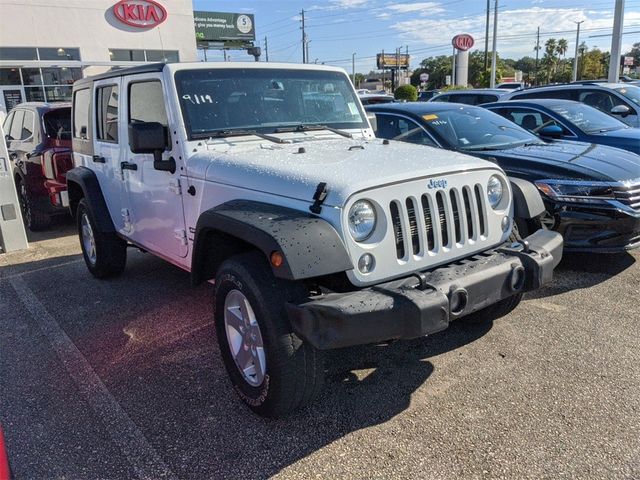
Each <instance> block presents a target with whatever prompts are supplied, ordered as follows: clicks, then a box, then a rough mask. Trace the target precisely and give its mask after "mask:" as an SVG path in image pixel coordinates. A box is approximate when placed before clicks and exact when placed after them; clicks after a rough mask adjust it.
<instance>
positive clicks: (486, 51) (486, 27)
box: [484, 0, 491, 72]
mask: <svg viewBox="0 0 640 480" xmlns="http://www.w3.org/2000/svg"><path fill="white" fill-rule="evenodd" d="M490 10H491V0H487V21H486V22H485V25H484V71H485V72H486V71H487V68H489V11H490Z"/></svg>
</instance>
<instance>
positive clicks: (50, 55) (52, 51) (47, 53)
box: [38, 48, 80, 60]
mask: <svg viewBox="0 0 640 480" xmlns="http://www.w3.org/2000/svg"><path fill="white" fill-rule="evenodd" d="M38 53H40V60H80V49H79V48H38Z"/></svg>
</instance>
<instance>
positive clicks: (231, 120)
mask: <svg viewBox="0 0 640 480" xmlns="http://www.w3.org/2000/svg"><path fill="white" fill-rule="evenodd" d="M175 79H176V85H177V90H178V96H179V99H180V105H181V108H182V115H183V117H184V122H185V125H186V127H187V133H188V136H189V138H190V139H192V138H202V137H206V136H207V135H208V134H212V135H213V134H215V133H216V132H226V131H233V130H249V131H255V132H260V133H263V134H264V133H274V132H276V130H277V129H280V128H282V127H286V126H301V125H326V126H329V127H333V128H337V129H350V128H367V127H368V123H367V121H366V117H365V115H364V112H363V111H362V108H361V107H360V104H359V102H358V100H357V98H356V95H355V92H354V91H353V88H352V86H351V83H350V82H349V79H348V78H347V76H346V75H344V74H343V73H340V72H332V71H324V70H296V69H273V68H250V69H243V68H225V69H220V68H216V69H213V68H212V69H202V70H180V71H178V72H176V75H175Z"/></svg>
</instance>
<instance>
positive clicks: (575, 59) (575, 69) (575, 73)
mask: <svg viewBox="0 0 640 480" xmlns="http://www.w3.org/2000/svg"><path fill="white" fill-rule="evenodd" d="M573 23H575V24H577V25H578V29H577V31H576V54H575V55H574V57H573V75H572V76H571V78H572V79H573V81H574V82H575V81H576V80H577V79H578V46H580V24H581V23H584V20H580V21H579V22H573Z"/></svg>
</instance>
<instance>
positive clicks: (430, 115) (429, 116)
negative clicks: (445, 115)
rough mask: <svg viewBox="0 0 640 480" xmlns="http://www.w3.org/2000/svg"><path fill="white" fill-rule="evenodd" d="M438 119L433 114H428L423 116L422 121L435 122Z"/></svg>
mask: <svg viewBox="0 0 640 480" xmlns="http://www.w3.org/2000/svg"><path fill="white" fill-rule="evenodd" d="M437 118H438V115H436V114H435V113H430V114H429V115H423V116H422V119H423V120H426V121H427V122H430V121H431V120H436V119H437Z"/></svg>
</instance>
